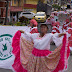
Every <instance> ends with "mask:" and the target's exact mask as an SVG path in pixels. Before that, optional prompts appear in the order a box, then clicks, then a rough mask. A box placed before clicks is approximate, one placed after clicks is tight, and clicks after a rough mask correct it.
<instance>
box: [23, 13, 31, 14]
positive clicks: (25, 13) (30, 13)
mask: <svg viewBox="0 0 72 72" xmlns="http://www.w3.org/2000/svg"><path fill="white" fill-rule="evenodd" d="M23 14H31V13H23Z"/></svg>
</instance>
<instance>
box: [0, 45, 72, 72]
mask: <svg viewBox="0 0 72 72" xmlns="http://www.w3.org/2000/svg"><path fill="white" fill-rule="evenodd" d="M55 48H56V46H55V45H51V51H53V50H54V49H55ZM0 72H13V71H12V70H6V69H0ZM65 72H72V56H70V58H69V64H68V70H67V71H65Z"/></svg>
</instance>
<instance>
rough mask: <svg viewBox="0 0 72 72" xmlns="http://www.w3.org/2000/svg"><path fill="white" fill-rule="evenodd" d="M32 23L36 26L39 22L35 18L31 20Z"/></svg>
mask: <svg viewBox="0 0 72 72" xmlns="http://www.w3.org/2000/svg"><path fill="white" fill-rule="evenodd" d="M30 23H32V24H33V25H34V26H37V25H38V23H37V21H36V20H35V19H32V20H30Z"/></svg>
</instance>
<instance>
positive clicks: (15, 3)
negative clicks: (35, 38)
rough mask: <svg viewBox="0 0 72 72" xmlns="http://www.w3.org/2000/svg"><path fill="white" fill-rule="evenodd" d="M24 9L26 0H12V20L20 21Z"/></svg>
mask: <svg viewBox="0 0 72 72" xmlns="http://www.w3.org/2000/svg"><path fill="white" fill-rule="evenodd" d="M23 9H24V0H11V8H10V18H11V21H12V22H13V21H15V22H16V21H18V18H19V14H20V13H21V12H22V11H23Z"/></svg>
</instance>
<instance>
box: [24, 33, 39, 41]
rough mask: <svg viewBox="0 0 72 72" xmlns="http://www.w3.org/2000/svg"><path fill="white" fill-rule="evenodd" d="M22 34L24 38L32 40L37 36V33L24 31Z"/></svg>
mask: <svg viewBox="0 0 72 72" xmlns="http://www.w3.org/2000/svg"><path fill="white" fill-rule="evenodd" d="M24 35H25V39H26V40H28V41H33V40H34V39H35V38H36V37H37V35H38V33H33V34H31V33H28V32H25V33H24Z"/></svg>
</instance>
